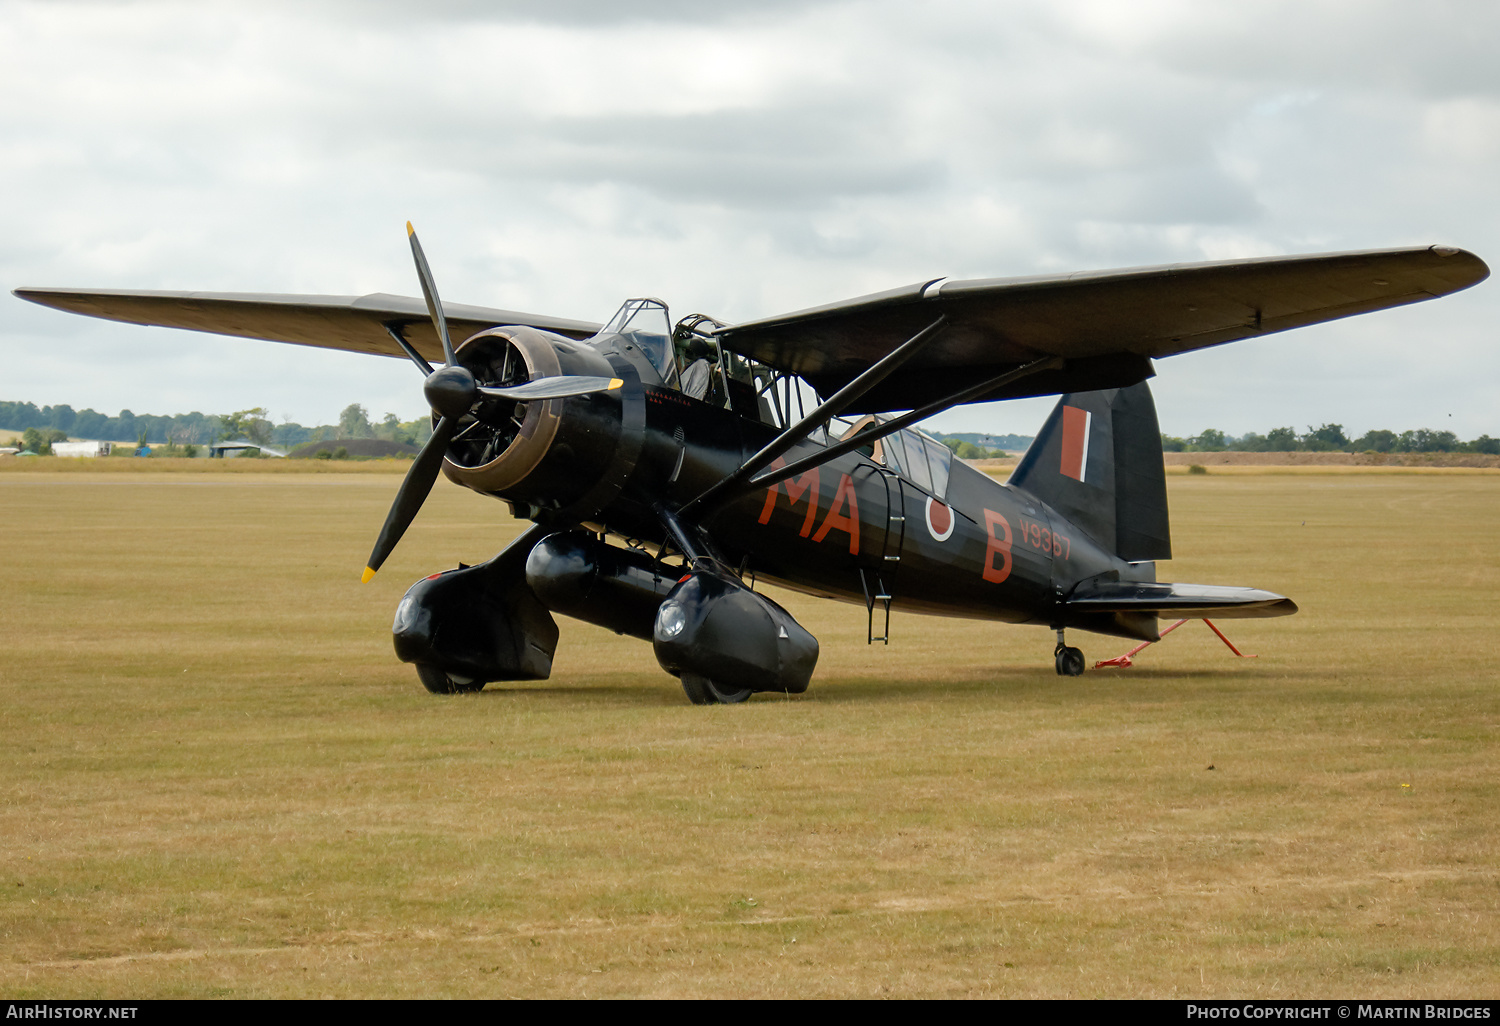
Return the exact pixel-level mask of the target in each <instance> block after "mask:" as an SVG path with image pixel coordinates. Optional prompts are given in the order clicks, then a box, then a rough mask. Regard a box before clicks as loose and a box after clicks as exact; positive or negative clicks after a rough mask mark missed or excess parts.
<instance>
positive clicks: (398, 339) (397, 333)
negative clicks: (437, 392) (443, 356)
mask: <svg viewBox="0 0 1500 1026" xmlns="http://www.w3.org/2000/svg"><path fill="white" fill-rule="evenodd" d="M381 327H382V328H384V329H385V333H386V334H387V335H389V336H391V338H392V339H394V340H395V343H396V345H398V346H400V347H401V349H402V351H403V352H405V353H406V355H407V356H408V357H410V358H411V362H412V363H414V364H416V365H417V370H419V371H421V372H422V373H423V374H425V375H427V376H428V377H429V378H430V377H432V364H430V363H428V362H427V361H426V360H425V359H423V358H422V354H421V353H419V352H417V351H416V350H415V349H414V348H412V344H411V343H410V342H408V341H406V336H405V335H403V334H401V325H400V324H399V323H398V322H396V321H386V322H385V323H384V324H382V325H381Z"/></svg>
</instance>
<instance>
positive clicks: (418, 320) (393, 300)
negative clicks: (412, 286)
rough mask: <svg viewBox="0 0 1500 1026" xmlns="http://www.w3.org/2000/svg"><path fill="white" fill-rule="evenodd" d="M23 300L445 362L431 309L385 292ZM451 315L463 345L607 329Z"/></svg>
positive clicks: (87, 292)
mask: <svg viewBox="0 0 1500 1026" xmlns="http://www.w3.org/2000/svg"><path fill="white" fill-rule="evenodd" d="M15 294H16V295H17V296H20V297H21V298H22V299H29V300H31V302H33V303H40V304H42V305H43V306H51V307H56V308H57V309H59V310H67V311H69V312H71V313H79V314H85V315H87V316H89V317H103V318H105V319H106V320H111V321H125V322H127V323H130V324H149V325H158V326H161V327H165V328H187V329H189V330H192V331H209V332H214V333H215V334H219V335H239V336H242V337H244V338H260V339H267V340H269V341H272V342H292V343H295V344H297V345H301V346H318V347H320V348H323V349H346V350H349V351H350V352H356V353H378V354H380V355H381V356H399V357H402V358H405V356H406V354H405V353H403V352H402V351H401V347H400V346H399V345H397V344H396V341H395V340H394V339H392V338H391V336H390V334H389V333H387V331H386V330H385V326H386V325H390V326H392V327H394V328H397V329H399V330H400V331H401V333H402V335H403V337H405V339H406V340H407V341H408V342H410V343H411V345H412V346H413V348H415V349H416V350H417V352H419V353H421V354H422V355H423V356H425V357H426V358H427V359H428V360H431V361H435V362H439V363H440V362H442V359H443V344H442V342H441V341H439V340H438V337H437V332H436V331H435V330H434V329H433V326H432V318H431V317H429V316H428V313H427V305H426V304H425V303H424V302H423V301H422V300H420V299H413V298H411V297H409V296H389V295H386V294H385V293H383V292H377V293H374V294H373V295H368V296H284V295H271V294H266V293H257V292H139V291H134V292H111V291H108V290H105V289H44V288H24V289H16V290H15ZM443 313H444V314H445V315H446V316H447V318H448V325H449V330H450V331H451V332H452V333H453V335H454V336H455V337H456V338H460V339H462V338H467V337H468V336H469V335H472V334H474V333H475V332H476V331H483V330H484V329H485V328H492V327H494V326H495V325H497V324H528V325H531V326H532V327H534V328H542V329H544V330H546V331H555V332H557V333H558V334H559V335H566V336H567V337H569V338H575V339H584V338H588V337H589V336H591V335H593V334H594V333H595V332H597V331H598V330H599V328H600V327H601V325H598V324H590V323H589V322H587V321H573V320H567V319H565V318H561V317H542V316H538V315H536V314H527V313H516V312H515V311H513V310H492V309H488V308H486V307H482V306H464V305H461V304H457V303H444V304H443Z"/></svg>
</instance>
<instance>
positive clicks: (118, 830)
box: [0, 460, 1500, 998]
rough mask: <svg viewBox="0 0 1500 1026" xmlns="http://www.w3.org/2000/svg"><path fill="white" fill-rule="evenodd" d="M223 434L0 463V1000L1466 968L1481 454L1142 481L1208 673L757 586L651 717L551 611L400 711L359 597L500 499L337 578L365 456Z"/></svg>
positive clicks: (933, 988)
mask: <svg viewBox="0 0 1500 1026" xmlns="http://www.w3.org/2000/svg"><path fill="white" fill-rule="evenodd" d="M111 462H113V461H111ZM118 462H119V463H124V462H125V461H118ZM204 462H206V461H204ZM235 462H236V461H230V463H229V464H228V465H225V464H220V465H218V466H217V467H213V468H203V467H202V466H201V464H200V465H198V466H193V467H177V468H173V467H172V465H171V464H170V463H169V462H168V461H154V460H153V461H145V460H140V461H130V464H129V465H128V469H125V468H124V467H118V466H110V467H109V468H108V469H107V471H106V470H104V469H100V470H90V469H84V468H83V467H81V466H79V465H78V464H74V465H72V466H69V467H67V468H66V472H64V469H63V468H58V469H57V470H49V468H48V467H47V466H38V465H31V466H26V465H23V464H20V463H17V462H7V464H6V466H5V467H3V468H0V511H3V520H4V523H5V524H6V526H7V528H8V530H7V532H6V538H5V543H4V548H3V553H0V567H3V569H4V578H5V581H6V589H7V590H6V593H5V594H6V600H5V601H4V603H3V605H0V610H3V616H0V701H3V706H0V708H3V710H4V712H3V717H4V739H5V752H6V757H5V759H4V760H3V761H0V767H3V769H0V773H3V777H0V794H3V796H4V800H3V803H0V859H3V874H0V894H3V899H0V935H3V937H4V946H3V951H4V953H3V955H0V989H3V991H4V992H5V993H6V994H7V996H10V997H29V996H58V995H69V996H73V995H76V996H110V995H116V996H126V995H128V996H136V997H150V996H168V997H169V996H195V997H201V996H210V997H211V996H236V997H296V996H321V995H333V996H344V997H353V996H368V997H418V996H440V995H453V996H472V997H501V996H536V997H582V996H664V997H665V996H671V997H679V996H680V997H738V996H766V997H770V996H791V997H815V996H824V997H854V996H874V995H899V996H995V997H1000V996H1014V997H1036V996H1086V997H1087V996H1118V997H1146V996H1158V997H1161V996H1202V997H1210V996H1243V997H1250V996H1257V997H1297V996H1301V997H1307V996H1319V995H1340V996H1348V995H1360V996H1368V997H1372V998H1373V997H1424V996H1425V997H1458V996H1477V997H1491V998H1493V997H1495V996H1496V995H1497V994H1500V984H1497V980H1500V971H1497V967H1500V853H1497V850H1496V846H1495V843H1494V838H1495V837H1496V836H1500V787H1497V781H1500V746H1497V744H1496V742H1497V739H1500V737H1497V735H1500V695H1497V688H1496V681H1497V676H1500V674H1497V671H1496V666H1495V659H1496V655H1495V652H1494V638H1495V627H1496V624H1497V622H1500V547H1497V546H1496V544H1495V538H1496V536H1497V529H1500V474H1497V473H1495V472H1492V471H1491V472H1486V471H1484V470H1470V471H1461V470H1452V471H1441V470H1433V471H1421V470H1395V469H1386V470H1379V469H1371V470H1366V469H1359V470H1347V471H1343V472H1333V471H1329V472H1316V471H1314V472H1308V471H1307V468H1300V471H1299V472H1298V473H1295V474H1287V473H1276V472H1274V471H1267V470H1266V468H1257V469H1258V470H1261V472H1257V473H1249V472H1240V473H1237V472H1234V471H1233V470H1230V469H1225V470H1220V468H1212V471H1211V472H1210V473H1209V474H1206V475H1192V476H1189V475H1187V474H1180V473H1175V472H1174V473H1172V474H1170V475H1169V492H1170V500H1171V506H1172V514H1173V520H1174V546H1175V550H1176V552H1177V558H1176V559H1175V560H1173V562H1172V563H1171V564H1169V567H1170V570H1171V572H1172V574H1173V575H1174V576H1175V577H1179V578H1183V579H1191V580H1195V581H1204V582H1214V581H1219V580H1222V581H1226V582H1235V583H1245V584H1252V585H1255V586H1257V587H1262V588H1270V589H1274V590H1276V591H1278V592H1281V593H1283V594H1286V595H1289V596H1291V597H1293V598H1294V599H1295V600H1296V601H1297V603H1298V605H1299V606H1300V607H1301V612H1300V613H1299V614H1298V615H1296V616H1293V617H1286V618H1280V619H1275V620H1265V621H1238V622H1234V623H1229V624H1225V625H1223V626H1225V629H1226V631H1227V632H1228V633H1229V635H1230V637H1231V639H1232V640H1233V641H1234V642H1235V643H1236V644H1237V645H1238V646H1239V647H1240V649H1241V650H1242V651H1245V652H1251V653H1257V654H1258V658H1256V659H1253V660H1252V659H1236V658H1234V657H1233V656H1232V655H1231V654H1230V653H1229V652H1228V651H1227V650H1226V649H1225V648H1224V647H1223V646H1222V645H1221V644H1220V642H1219V641H1218V640H1217V639H1216V638H1214V637H1213V636H1212V634H1211V633H1210V632H1209V631H1208V630H1207V629H1206V628H1204V627H1203V626H1202V625H1201V624H1198V623H1196V622H1192V623H1189V624H1187V625H1185V626H1184V627H1183V628H1182V629H1180V630H1178V631H1177V632H1175V633H1174V634H1172V635H1170V636H1169V637H1167V638H1166V639H1165V640H1164V641H1163V642H1162V643H1161V644H1159V645H1154V646H1152V647H1150V648H1148V649H1146V651H1145V652H1143V653H1141V654H1140V655H1139V656H1137V659H1136V665H1135V666H1134V667H1132V668H1130V669H1128V670H1113V669H1105V670H1090V671H1089V672H1087V673H1085V674H1084V675H1083V676H1082V677H1078V678H1065V677H1059V676H1057V675H1056V674H1054V672H1053V669H1052V667H1051V666H1049V665H1046V664H1045V662H1044V661H1039V660H1038V659H1037V658H1036V652H1037V651H1038V649H1039V648H1041V647H1045V646H1046V645H1047V644H1048V643H1049V640H1050V639H1049V637H1048V636H1047V632H1045V630H1043V629H1041V628H1017V627H1007V626H1003V625H994V624H984V623H976V622H973V621H963V620H946V619H934V618H919V617H914V616H905V615H901V614H897V615H895V616H894V617H893V623H892V633H893V638H892V643H891V645H890V646H889V647H888V648H887V647H883V646H879V645H876V646H867V645H866V644H865V631H866V617H865V610H864V609H863V608H861V607H859V606H852V605H850V606H846V605H838V604H834V603H828V602H821V601H817V600H811V599H806V598H803V597H801V596H799V595H795V594H789V593H777V595H776V597H777V599H778V601H782V602H783V603H784V604H785V605H786V606H787V608H788V609H789V610H791V611H792V612H793V613H794V614H795V615H796V616H797V618H798V619H799V620H800V621H801V622H803V623H804V624H807V625H808V626H809V628H810V629H812V630H813V631H814V632H815V633H816V634H817V635H818V636H819V638H820V639H821V640H822V643H823V648H822V657H821V660H820V662H819V665H818V670H817V675H816V676H815V678H814V680H813V684H812V687H811V688H810V690H809V691H808V692H807V693H806V694H805V695H802V696H797V697H792V698H788V697H785V696H772V695H757V696H756V697H754V698H753V699H752V700H751V701H750V702H748V703H746V704H744V705H739V706H705V707H695V706H690V705H687V704H684V702H683V701H682V694H681V689H680V687H679V686H678V684H677V682H676V681H675V680H673V679H672V678H671V677H668V676H666V675H665V674H663V673H662V672H661V670H660V669H659V667H658V666H657V665H656V661H655V659H654V658H653V657H652V654H651V650H650V647H649V646H648V645H646V644H644V643H642V642H639V641H635V640H633V639H629V638H622V637H618V636H615V635H613V634H610V633H608V632H606V631H603V630H601V629H598V628H594V627H590V626H588V625H585V624H581V623H578V622H576V621H571V620H567V621H562V627H563V637H562V641H561V644H560V645H559V648H558V653H557V661H556V664H555V667H554V671H553V676H552V679H551V680H550V681H548V682H546V683H541V684H535V685H530V684H528V685H506V684H500V685H493V684H492V685H490V686H489V687H488V688H487V689H486V690H484V691H483V692H481V693H479V694H473V695H459V696H452V697H437V696H433V695H430V694H428V693H427V692H425V691H424V690H422V688H421V687H420V685H418V683H417V682H416V681H415V679H414V678H413V675H412V672H411V668H410V667H408V666H405V665H402V664H400V663H398V662H397V661H396V660H395V659H394V658H393V656H392V654H391V650H390V647H391V646H390V635H389V627H390V619H391V610H392V608H393V607H394V605H395V602H396V600H397V599H398V598H399V596H400V594H401V593H402V591H404V590H405V588H406V587H407V585H409V584H410V583H411V581H413V580H415V579H416V578H418V577H421V576H423V575H425V574H427V573H430V572H432V570H433V569H434V568H437V567H442V566H451V565H454V564H455V563H457V562H458V561H460V560H461V561H463V562H466V563H475V562H479V561H481V560H483V559H486V558H488V557H489V556H491V555H493V554H494V553H495V552H496V551H498V550H499V549H500V548H501V547H502V546H503V545H504V544H505V543H506V542H507V541H509V540H510V538H511V536H512V535H513V534H514V533H516V527H513V526H512V524H513V523H516V522H512V521H509V520H506V519H504V518H501V517H497V515H496V512H497V504H495V503H493V502H490V501H487V500H485V499H483V498H481V497H479V496H477V495H474V494H472V493H470V492H467V491H464V490H462V489H459V488H455V487H449V486H446V485H445V486H441V487H439V488H437V489H436V490H435V491H434V492H433V494H432V497H431V498H430V500H429V501H428V503H427V506H426V508H425V510H424V512H423V515H422V517H421V518H419V519H418V520H417V521H416V523H415V524H414V525H413V527H412V528H411V530H410V532H409V533H408V535H407V537H406V540H405V543H404V544H403V545H402V547H401V548H400V549H399V550H398V551H397V552H396V553H395V555H394V556H392V558H391V559H390V561H389V562H388V563H387V564H386V567H385V569H384V570H383V571H382V572H381V574H380V576H379V578H378V579H377V581H376V583H374V584H372V585H369V586H365V587H361V586H360V585H359V572H360V568H361V566H363V561H364V558H365V555H366V552H367V550H368V546H369V539H370V533H371V531H372V528H373V525H377V524H378V523H379V522H380V520H381V517H382V516H383V515H384V513H385V510H386V507H387V506H388V504H389V502H390V496H391V492H392V489H393V487H394V484H395V478H394V477H393V476H392V475H393V474H399V473H402V472H404V470H405V466H406V465H405V464H399V463H397V464H391V465H389V466H382V465H381V464H355V465H344V466H339V467H330V466H329V465H328V464H327V463H323V464H321V465H320V466H318V467H317V468H315V469H319V470H322V471H324V472H321V473H299V472H294V471H292V469H291V468H290V467H286V468H285V469H283V467H284V466H285V465H281V466H278V467H276V468H275V469H276V470H277V471H278V472H275V473H271V472H267V471H268V469H270V468H269V465H268V464H256V463H251V464H250V465H248V466H235V465H234V463H235ZM243 462H248V461H243ZM54 465H55V464H54ZM173 469H176V470H177V471H179V472H170V471H172V470H173ZM517 526H519V524H517ZM1074 643H1075V644H1078V645H1080V647H1082V648H1083V649H1084V652H1085V654H1086V656H1087V658H1088V660H1089V664H1090V665H1092V663H1093V662H1094V661H1095V660H1098V659H1104V658H1107V657H1110V656H1114V655H1118V654H1120V653H1121V652H1123V651H1124V650H1125V649H1126V648H1128V647H1130V646H1129V644H1128V643H1126V642H1122V641H1120V640H1119V639H1111V638H1105V637H1100V636H1096V635H1088V634H1082V633H1080V634H1078V635H1076V640H1075V641H1074Z"/></svg>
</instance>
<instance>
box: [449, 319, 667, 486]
mask: <svg viewBox="0 0 1500 1026" xmlns="http://www.w3.org/2000/svg"><path fill="white" fill-rule="evenodd" d="M455 356H456V358H457V360H458V362H459V363H460V364H462V365H463V366H464V367H466V368H467V369H468V370H469V371H470V373H472V374H473V375H474V378H475V380H476V381H477V382H478V383H479V384H481V385H493V386H502V387H503V386H511V385H518V384H521V383H523V382H526V381H533V380H536V379H537V378H543V377H553V376H556V375H560V374H576V375H593V376H601V377H614V376H619V377H624V378H625V380H626V381H627V382H628V383H634V382H635V381H636V378H635V375H634V374H633V373H629V368H628V366H627V367H617V366H615V365H614V364H612V363H611V362H610V361H609V360H608V359H607V358H605V357H604V356H603V355H602V354H601V353H600V352H599V351H598V350H596V349H594V348H592V347H591V346H589V345H587V344H586V343H582V342H575V341H574V340H572V339H568V338H564V337H562V336H561V335H554V334H551V333H550V332H544V331H540V330H538V329H536V328H529V327H524V326H523V327H501V328H491V329H489V330H488V331H482V332H480V333H479V334H477V335H474V336H472V337H470V338H468V339H466V340H465V341H464V342H463V343H462V344H461V345H460V346H459V347H458V348H457V350H456V351H455ZM627 374H628V376H627ZM628 387H629V386H628V385H627V390H628ZM636 391H637V392H638V391H639V386H638V385H637V387H636ZM630 399H631V397H630V396H628V395H623V394H621V392H619V391H616V392H597V393H593V394H591V395H585V396H576V397H572V398H567V399H545V400H534V401H531V402H516V401H514V400H508V399H497V398H489V399H484V400H483V401H482V402H481V403H480V404H479V405H478V406H477V407H476V408H475V409H474V411H473V413H472V414H470V415H469V416H468V417H466V418H464V420H463V422H461V423H460V424H459V427H458V430H457V432H456V433H455V435H454V438H453V441H452V442H451V443H449V446H448V452H447V454H446V457H445V458H444V461H443V473H444V474H446V475H447V477H448V479H449V480H451V481H453V482H454V483H455V484H460V485H463V486H464V487H465V488H470V489H473V490H474V491H476V492H482V493H484V494H486V495H494V496H497V497H499V498H503V499H507V500H510V501H512V502H518V503H524V504H527V505H529V506H532V507H536V508H538V509H544V508H549V509H560V508H566V507H569V506H570V505H572V504H575V503H577V502H578V501H579V500H581V499H585V498H586V497H588V496H589V494H590V492H591V491H593V490H595V489H596V488H597V487H598V485H599V483H600V482H601V481H602V480H603V479H605V477H606V475H607V474H609V472H610V471H611V470H612V469H614V470H615V471H616V476H621V475H619V474H618V470H619V468H618V466H617V464H618V462H619V459H620V456H621V450H622V447H621V441H622V435H623V434H624V431H623V429H622V427H623V422H624V419H625V417H624V407H625V404H626V403H627V402H629V401H630ZM639 445H640V443H639V440H638V439H637V440H635V442H634V447H635V449H636V450H638V449H639ZM625 448H626V449H627V450H628V449H629V446H626V447H625ZM631 462H632V464H633V459H632V461H631ZM622 480H623V476H622ZM582 512H583V515H585V516H586V515H588V513H589V512H590V511H582Z"/></svg>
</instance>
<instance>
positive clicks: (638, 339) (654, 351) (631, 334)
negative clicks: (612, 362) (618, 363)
mask: <svg viewBox="0 0 1500 1026" xmlns="http://www.w3.org/2000/svg"><path fill="white" fill-rule="evenodd" d="M599 334H601V335H621V336H623V337H624V338H625V339H626V341H627V343H628V344H631V345H634V346H635V347H636V348H637V349H639V350H640V351H641V353H643V354H644V355H645V357H646V359H647V360H648V361H650V363H651V366H653V367H655V368H656V373H658V374H659V375H661V380H662V381H665V382H671V381H675V380H676V378H677V367H676V365H675V361H674V360H673V359H672V342H671V340H672V317H671V315H670V314H669V313H668V312H667V304H666V303H663V302H662V301H661V300H659V299H627V300H625V302H624V303H621V304H620V309H619V310H617V311H615V315H614V316H613V317H611V318H610V319H609V323H608V324H606V325H605V326H604V328H603V330H601V331H600V332H599Z"/></svg>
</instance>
